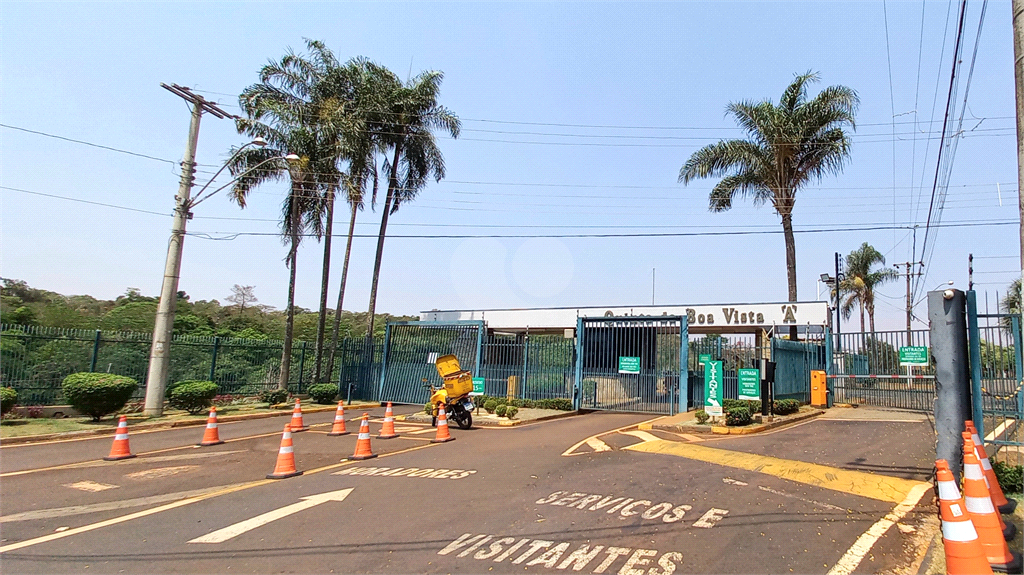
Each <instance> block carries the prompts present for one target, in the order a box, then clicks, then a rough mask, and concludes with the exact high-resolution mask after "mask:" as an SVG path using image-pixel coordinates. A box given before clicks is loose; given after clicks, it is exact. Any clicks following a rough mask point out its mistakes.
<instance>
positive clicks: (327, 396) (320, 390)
mask: <svg viewBox="0 0 1024 575" xmlns="http://www.w3.org/2000/svg"><path fill="white" fill-rule="evenodd" d="M307 392H308V393H309V397H310V399H312V400H313V401H315V402H317V403H322V404H324V405H326V404H328V403H334V398H336V397H338V386H336V385H331V384H330V383H318V384H316V385H311V386H309V389H308V390H307Z"/></svg>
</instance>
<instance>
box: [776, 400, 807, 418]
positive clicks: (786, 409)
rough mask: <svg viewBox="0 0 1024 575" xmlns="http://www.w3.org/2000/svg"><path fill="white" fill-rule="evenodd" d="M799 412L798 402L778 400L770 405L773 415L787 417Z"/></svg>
mask: <svg viewBox="0 0 1024 575" xmlns="http://www.w3.org/2000/svg"><path fill="white" fill-rule="evenodd" d="M798 411H800V402H799V401H797V400H795V399H779V400H777V401H776V402H775V403H774V404H773V405H772V412H773V413H775V415H789V414H791V413H796V412H798Z"/></svg>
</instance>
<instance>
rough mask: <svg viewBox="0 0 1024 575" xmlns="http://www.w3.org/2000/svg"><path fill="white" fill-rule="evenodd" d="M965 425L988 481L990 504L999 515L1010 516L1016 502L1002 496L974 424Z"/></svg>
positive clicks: (1001, 490) (968, 422)
mask: <svg viewBox="0 0 1024 575" xmlns="http://www.w3.org/2000/svg"><path fill="white" fill-rule="evenodd" d="M966 424H967V431H970V432H971V441H973V442H974V454H975V455H977V456H978V460H979V461H981V470H982V471H983V472H984V473H985V479H987V480H988V491H989V493H991V494H992V504H993V505H995V506H996V509H998V510H999V512H1000V513H1002V514H1004V515H1010V514H1012V513H1013V510H1014V509H1017V500H1016V499H1007V498H1006V496H1005V495H1003V488H1002V487H1000V486H999V480H998V479H996V472H995V471H993V470H992V462H991V461H989V459H988V453H986V452H985V443H984V442H982V441H981V437H979V436H978V430H977V429H976V428H975V427H974V422H973V421H967V422H966ZM1010 525H1013V523H1010Z"/></svg>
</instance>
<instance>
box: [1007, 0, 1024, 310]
mask: <svg viewBox="0 0 1024 575" xmlns="http://www.w3.org/2000/svg"><path fill="white" fill-rule="evenodd" d="M1010 9H1011V10H1012V13H1013V78H1014V94H1015V95H1016V103H1017V208H1018V210H1019V212H1020V216H1021V220H1020V230H1019V233H1020V267H1021V273H1022V276H1024V0H1013V1H1012V2H1011V3H1010ZM1021 308H1022V311H1024V306H1021Z"/></svg>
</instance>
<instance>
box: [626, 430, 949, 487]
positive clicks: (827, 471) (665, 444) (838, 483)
mask: <svg viewBox="0 0 1024 575" xmlns="http://www.w3.org/2000/svg"><path fill="white" fill-rule="evenodd" d="M623 449H626V450H630V451H640V452H644V453H661V454H665V455H674V456H677V457H685V458H687V459H694V460H697V461H705V462H708V463H713V464H715V465H722V466H725V467H733V468H736V469H746V470H748V471H757V472H759V473H765V474H768V475H774V476H776V477H781V478H782V479H788V480H790V481H796V482H798V483H805V484H807V485H814V486H815V487H823V488H825V489H831V490H834V491H841V492H843V493H849V494H852V495H859V496H861V497H869V498H871V499H877V500H879V501H889V502H892V503H899V502H901V501H903V499H904V498H905V497H906V496H907V494H908V493H910V492H911V491H912V490H913V489H914V488H915V487H917V486H920V485H926V486H929V487H930V486H931V484H929V483H923V482H921V481H913V480H910V479H901V478H898V477H889V476H887V475H880V474H874V473H865V472H862V471H850V470H846V469H839V468H837V467H829V466H827V465H818V464H816V463H806V462H803V461H794V460H790V459H779V458H776V457H770V456H767V455H757V454H754V453H745V452H742V451H731V450H728V449H717V448H714V447H704V446H703V445H696V444H692V443H680V442H678V441H666V440H658V441H646V442H644V443H638V444H636V445H631V446H629V447H624V448H623Z"/></svg>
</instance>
